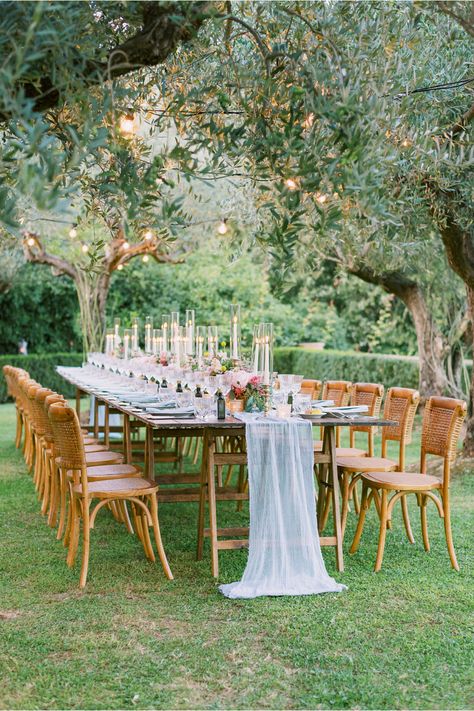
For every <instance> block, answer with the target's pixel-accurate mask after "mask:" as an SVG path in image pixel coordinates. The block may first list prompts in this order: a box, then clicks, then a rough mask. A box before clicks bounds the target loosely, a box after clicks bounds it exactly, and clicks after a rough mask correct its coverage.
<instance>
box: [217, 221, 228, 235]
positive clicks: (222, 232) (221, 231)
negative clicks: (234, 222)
mask: <svg viewBox="0 0 474 711" xmlns="http://www.w3.org/2000/svg"><path fill="white" fill-rule="evenodd" d="M228 229H229V228H228V227H227V219H223V220H221V221H220V222H219V227H218V228H217V231H218V233H219V234H220V235H225V234H226V232H227V230H228Z"/></svg>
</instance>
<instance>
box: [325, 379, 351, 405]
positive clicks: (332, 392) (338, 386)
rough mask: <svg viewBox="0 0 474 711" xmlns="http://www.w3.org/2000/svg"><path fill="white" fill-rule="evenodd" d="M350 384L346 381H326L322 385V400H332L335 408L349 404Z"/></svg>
mask: <svg viewBox="0 0 474 711" xmlns="http://www.w3.org/2000/svg"><path fill="white" fill-rule="evenodd" d="M351 390H352V383H350V382H349V381H348V380H327V381H326V382H325V383H324V388H323V399H324V400H334V406H335V407H343V406H344V405H348V404H349V400H350V397H351Z"/></svg>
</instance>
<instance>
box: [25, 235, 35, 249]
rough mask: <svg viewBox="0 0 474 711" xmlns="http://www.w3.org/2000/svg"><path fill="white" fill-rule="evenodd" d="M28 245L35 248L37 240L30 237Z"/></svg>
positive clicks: (27, 241)
mask: <svg viewBox="0 0 474 711" xmlns="http://www.w3.org/2000/svg"><path fill="white" fill-rule="evenodd" d="M26 244H27V245H28V247H34V246H35V244H36V240H35V238H34V237H28V239H27V240H26Z"/></svg>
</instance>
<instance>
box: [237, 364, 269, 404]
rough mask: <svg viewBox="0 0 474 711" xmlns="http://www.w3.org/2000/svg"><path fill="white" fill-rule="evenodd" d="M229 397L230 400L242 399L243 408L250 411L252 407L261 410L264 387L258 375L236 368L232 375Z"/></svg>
mask: <svg viewBox="0 0 474 711" xmlns="http://www.w3.org/2000/svg"><path fill="white" fill-rule="evenodd" d="M229 398H230V399H231V400H244V403H245V405H244V406H245V409H246V410H247V411H248V412H251V411H252V410H254V409H257V410H263V405H264V389H263V386H262V379H261V378H260V376H259V375H252V373H247V372H246V371H244V370H238V371H236V372H235V373H233V375H232V383H231V386H230V393H229Z"/></svg>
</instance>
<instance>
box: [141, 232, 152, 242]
mask: <svg viewBox="0 0 474 711" xmlns="http://www.w3.org/2000/svg"><path fill="white" fill-rule="evenodd" d="M143 237H144V238H145V239H146V240H147V242H148V241H149V240H151V239H153V232H152V231H151V230H147V231H146V232H145V234H144V235H143Z"/></svg>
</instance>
